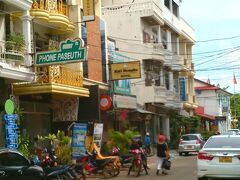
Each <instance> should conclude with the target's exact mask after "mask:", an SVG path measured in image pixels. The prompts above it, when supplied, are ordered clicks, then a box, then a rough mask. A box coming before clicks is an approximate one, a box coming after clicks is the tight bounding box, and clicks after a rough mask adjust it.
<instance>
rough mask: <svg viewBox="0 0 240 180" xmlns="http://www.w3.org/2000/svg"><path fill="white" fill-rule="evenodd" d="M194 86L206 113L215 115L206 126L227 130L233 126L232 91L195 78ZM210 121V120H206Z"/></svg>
mask: <svg viewBox="0 0 240 180" xmlns="http://www.w3.org/2000/svg"><path fill="white" fill-rule="evenodd" d="M194 88H195V94H196V102H197V104H199V106H202V107H204V114H205V115H210V116H213V117H215V119H214V120H211V121H210V124H204V126H205V127H211V129H210V128H209V129H208V128H207V129H208V130H212V131H219V132H220V133H223V132H226V130H227V129H230V128H231V111H230V98H231V96H232V94H231V93H229V92H227V91H226V90H223V89H221V88H220V87H217V86H215V85H211V84H209V83H206V82H203V81H200V80H198V79H195V81H194ZM205 123H208V121H205Z"/></svg>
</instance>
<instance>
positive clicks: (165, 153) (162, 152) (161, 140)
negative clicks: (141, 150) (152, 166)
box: [156, 135, 169, 175]
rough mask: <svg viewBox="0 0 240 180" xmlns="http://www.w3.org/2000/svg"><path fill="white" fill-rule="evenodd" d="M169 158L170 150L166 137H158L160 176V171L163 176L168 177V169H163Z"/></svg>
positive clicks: (158, 168) (158, 167) (158, 169)
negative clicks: (165, 160)
mask: <svg viewBox="0 0 240 180" xmlns="http://www.w3.org/2000/svg"><path fill="white" fill-rule="evenodd" d="M168 158H169V149H168V145H167V142H166V137H165V136H164V135H159V136H158V143H157V172H156V174H157V175H158V174H159V171H160V170H162V174H163V175H167V172H166V169H164V168H163V167H162V164H163V161H164V159H168Z"/></svg>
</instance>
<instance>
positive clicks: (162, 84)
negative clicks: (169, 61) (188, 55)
mask: <svg viewBox="0 0 240 180" xmlns="http://www.w3.org/2000/svg"><path fill="white" fill-rule="evenodd" d="M164 84H165V83H164V74H163V67H162V66H161V67H160V86H164Z"/></svg>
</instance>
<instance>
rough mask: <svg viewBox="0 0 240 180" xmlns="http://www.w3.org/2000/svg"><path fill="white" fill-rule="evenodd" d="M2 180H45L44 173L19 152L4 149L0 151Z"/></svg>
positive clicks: (0, 176)
mask: <svg viewBox="0 0 240 180" xmlns="http://www.w3.org/2000/svg"><path fill="white" fill-rule="evenodd" d="M0 179H1V180H2V179H3V180H10V179H11V180H13V179H17V180H23V179H24V180H26V179H31V180H40V179H44V171H43V169H42V168H41V167H40V166H36V165H34V163H33V162H31V161H30V160H28V159H27V158H25V157H24V156H23V155H22V154H21V153H20V152H18V151H17V150H10V149H5V148H4V149H0Z"/></svg>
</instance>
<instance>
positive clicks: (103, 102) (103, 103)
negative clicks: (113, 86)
mask: <svg viewBox="0 0 240 180" xmlns="http://www.w3.org/2000/svg"><path fill="white" fill-rule="evenodd" d="M111 107H112V98H111V97H110V96H108V95H101V96H100V109H101V110H102V111H106V110H108V109H110V108H111Z"/></svg>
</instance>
